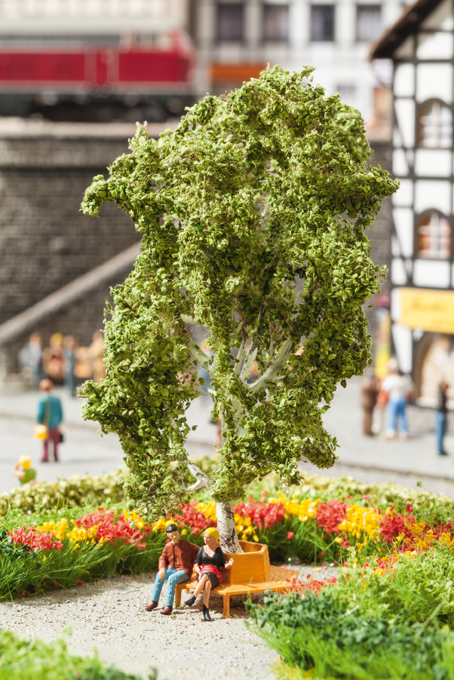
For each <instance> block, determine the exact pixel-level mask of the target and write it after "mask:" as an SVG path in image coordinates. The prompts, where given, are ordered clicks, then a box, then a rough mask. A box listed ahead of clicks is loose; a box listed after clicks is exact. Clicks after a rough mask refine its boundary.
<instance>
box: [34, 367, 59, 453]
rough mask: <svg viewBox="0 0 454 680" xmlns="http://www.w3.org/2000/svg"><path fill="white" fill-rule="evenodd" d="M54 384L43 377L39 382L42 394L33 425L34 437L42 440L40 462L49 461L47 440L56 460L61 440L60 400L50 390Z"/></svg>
mask: <svg viewBox="0 0 454 680" xmlns="http://www.w3.org/2000/svg"><path fill="white" fill-rule="evenodd" d="M53 386H54V384H53V382H52V380H49V379H48V378H45V379H44V380H41V382H40V383H39V389H40V390H41V391H42V392H44V396H43V397H42V398H41V399H40V401H39V404H38V416H37V418H36V419H37V421H38V425H36V427H35V437H36V438H37V439H42V440H43V458H42V460H41V463H48V462H49V441H51V442H52V445H53V454H54V460H55V462H58V445H59V443H60V442H61V441H62V437H63V435H62V432H61V428H60V425H61V423H62V421H63V409H62V405H61V401H60V399H59V398H58V397H55V396H54V395H53V394H51V392H52V388H53Z"/></svg>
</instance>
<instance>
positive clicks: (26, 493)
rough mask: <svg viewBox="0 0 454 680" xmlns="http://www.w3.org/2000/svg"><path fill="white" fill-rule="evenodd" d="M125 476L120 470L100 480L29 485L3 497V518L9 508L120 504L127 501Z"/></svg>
mask: <svg viewBox="0 0 454 680" xmlns="http://www.w3.org/2000/svg"><path fill="white" fill-rule="evenodd" d="M122 474H123V469H122V468H118V469H117V470H115V471H114V472H109V473H105V474H103V475H99V476H98V477H90V476H89V475H74V476H73V477H69V478H68V479H59V480H57V481H56V482H39V483H38V484H36V485H35V486H31V485H30V484H25V485H24V486H22V487H19V488H17V489H13V490H12V491H8V492H6V493H3V494H0V515H3V516H4V515H6V514H7V512H8V510H9V509H16V510H20V511H21V512H23V513H32V512H35V511H36V510H38V509H52V510H54V509H56V508H59V507H78V506H81V505H84V504H92V505H104V504H105V503H109V504H112V503H118V502H119V501H121V500H123V485H122Z"/></svg>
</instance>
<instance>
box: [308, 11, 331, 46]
mask: <svg viewBox="0 0 454 680" xmlns="http://www.w3.org/2000/svg"><path fill="white" fill-rule="evenodd" d="M311 40H312V41H313V42H332V41H333V40H334V5H312V7H311Z"/></svg>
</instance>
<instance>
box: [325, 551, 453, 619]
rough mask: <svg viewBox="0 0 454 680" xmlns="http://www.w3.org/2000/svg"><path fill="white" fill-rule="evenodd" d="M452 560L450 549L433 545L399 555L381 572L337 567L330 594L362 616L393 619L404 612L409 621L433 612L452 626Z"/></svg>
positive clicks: (339, 602)
mask: <svg viewBox="0 0 454 680" xmlns="http://www.w3.org/2000/svg"><path fill="white" fill-rule="evenodd" d="M453 584H454V559H453V551H452V549H451V548H448V547H442V546H439V545H434V546H432V547H431V548H430V550H428V551H427V552H421V553H419V554H417V555H411V556H408V557H405V556H399V561H398V563H397V564H396V565H395V566H394V568H392V569H390V570H389V571H387V572H386V573H384V574H380V573H378V572H377V571H374V570H373V569H366V570H357V569H348V570H345V571H344V570H341V572H340V575H339V581H338V585H337V586H336V587H335V588H331V589H330V597H331V598H332V599H333V600H335V601H336V602H337V604H338V605H339V606H341V607H345V608H346V609H351V608H352V607H357V608H358V609H359V611H360V613H361V614H363V615H364V616H371V615H374V616H382V617H384V618H387V619H393V618H394V616H395V615H396V612H405V616H406V619H407V620H408V621H409V622H411V623H418V622H420V623H422V622H423V621H426V620H427V618H428V617H429V616H431V615H433V614H434V612H435V616H436V617H437V618H438V619H439V621H440V622H441V623H448V624H449V625H450V626H453V625H454V585H453Z"/></svg>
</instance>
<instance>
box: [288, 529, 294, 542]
mask: <svg viewBox="0 0 454 680" xmlns="http://www.w3.org/2000/svg"><path fill="white" fill-rule="evenodd" d="M294 535H295V532H294V531H287V538H288V540H289V541H291V540H292V538H293V537H294Z"/></svg>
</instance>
